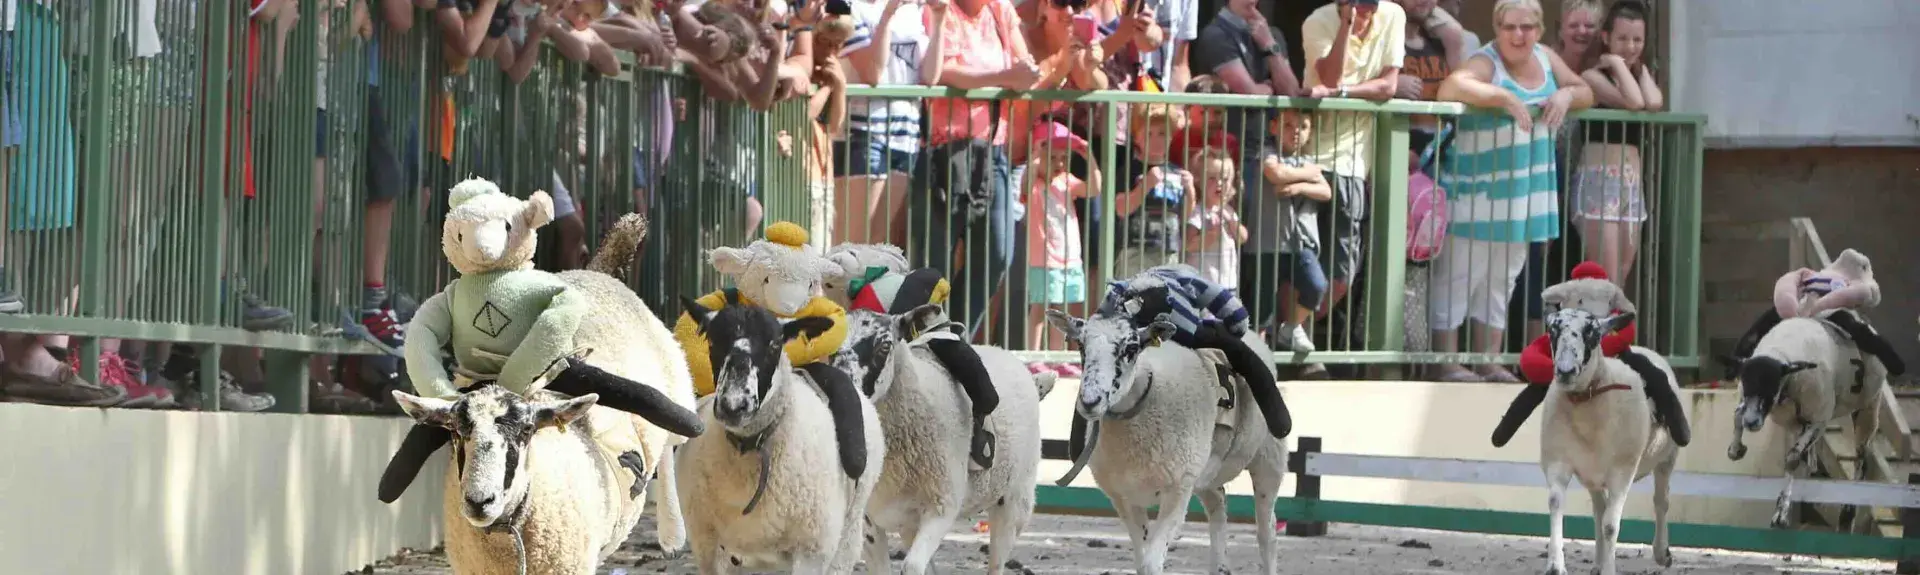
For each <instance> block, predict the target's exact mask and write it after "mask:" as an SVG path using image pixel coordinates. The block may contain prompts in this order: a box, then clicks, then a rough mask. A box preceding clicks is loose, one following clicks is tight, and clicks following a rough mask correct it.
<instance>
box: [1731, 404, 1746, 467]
mask: <svg viewBox="0 0 1920 575" xmlns="http://www.w3.org/2000/svg"><path fill="white" fill-rule="evenodd" d="M1741 403H1743V404H1744V403H1745V402H1744V401H1743V402H1741ZM1746 432H1747V428H1746V426H1743V425H1740V408H1739V407H1735V408H1733V443H1732V444H1731V445H1728V446H1727V459H1730V460H1733V461H1739V460H1740V459H1741V458H1743V457H1746V456H1747V444H1746V443H1743V442H1741V441H1740V436H1741V435H1744V434H1746Z"/></svg>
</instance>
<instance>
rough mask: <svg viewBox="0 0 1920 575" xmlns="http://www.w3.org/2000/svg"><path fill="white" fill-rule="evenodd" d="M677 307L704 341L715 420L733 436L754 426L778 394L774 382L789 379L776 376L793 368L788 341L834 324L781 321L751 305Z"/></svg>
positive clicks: (688, 302) (690, 303)
mask: <svg viewBox="0 0 1920 575" xmlns="http://www.w3.org/2000/svg"><path fill="white" fill-rule="evenodd" d="M680 305H681V306H682V307H685V308H686V311H687V316H688V317H690V318H692V319H693V322H694V325H696V326H698V327H699V330H700V331H699V333H700V335H702V336H705V337H706V338H707V345H708V346H709V347H708V348H707V353H708V356H707V357H710V358H713V365H715V366H716V368H715V369H714V377H713V395H714V401H713V416H714V419H717V420H719V421H720V424H721V425H724V426H726V427H727V428H728V429H729V430H731V431H735V432H740V431H743V429H742V428H744V427H746V426H748V425H750V424H751V423H753V422H754V421H755V419H756V418H755V416H756V415H758V414H759V413H760V407H761V406H763V405H765V404H766V403H767V401H768V399H769V398H771V397H772V396H773V395H774V394H776V393H781V392H782V389H781V386H779V385H777V384H779V383H781V382H784V381H786V379H787V378H783V377H775V376H776V375H778V374H779V373H780V372H782V371H790V370H792V369H793V366H792V364H791V363H788V361H787V354H786V352H785V347H786V343H787V341H789V340H792V339H795V338H798V337H801V336H803V335H804V336H806V337H819V335H820V334H822V333H825V332H826V331H827V330H828V329H831V328H832V327H833V320H832V319H829V318H824V317H803V318H798V319H793V320H788V321H784V322H783V321H781V320H780V318H778V317H776V316H774V315H773V312H771V311H768V310H767V309H765V308H761V307H755V306H744V305H730V306H727V307H724V308H721V309H720V310H719V311H714V310H710V309H707V308H706V307H705V306H702V305H700V303H699V302H696V301H694V300H693V299H692V298H688V297H685V296H682V297H681V298H680Z"/></svg>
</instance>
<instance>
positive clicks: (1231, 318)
mask: <svg viewBox="0 0 1920 575" xmlns="http://www.w3.org/2000/svg"><path fill="white" fill-rule="evenodd" d="M1159 290H1165V296H1164V297H1163V298H1161V299H1163V300H1164V301H1165V303H1166V306H1167V308H1168V309H1167V310H1166V316H1167V321H1171V322H1173V325H1174V327H1175V328H1178V329H1176V330H1175V331H1174V334H1173V341H1174V343H1178V344H1180V345H1184V346H1188V347H1193V346H1194V334H1195V333H1197V332H1198V331H1199V330H1200V326H1201V325H1202V324H1203V323H1205V322H1209V321H1215V322H1220V323H1221V324H1222V325H1224V326H1226V328H1227V331H1229V332H1231V333H1232V334H1233V335H1235V336H1241V335H1245V334H1246V332H1247V327H1248V317H1249V316H1248V314H1247V308H1246V306H1245V305H1243V304H1242V303H1241V302H1240V296H1239V295H1237V294H1236V293H1235V292H1234V290H1233V288H1229V287H1226V286H1223V285H1220V284H1216V283H1213V282H1210V281H1207V280H1206V278H1203V277H1200V272H1199V270H1195V269H1194V268H1192V267H1191V266H1187V265H1185V264H1174V265H1164V266H1157V267H1152V268H1148V269H1147V270H1146V271H1142V272H1140V273H1139V274H1138V275H1135V276H1133V277H1131V278H1127V279H1125V280H1118V281H1113V282H1109V283H1108V284H1107V297H1106V300H1105V301H1103V302H1101V304H1100V313H1102V314H1126V315H1130V316H1132V317H1134V319H1135V321H1134V323H1135V324H1142V325H1144V324H1146V323H1147V322H1146V321H1141V318H1140V315H1141V314H1140V313H1138V312H1140V311H1142V310H1141V309H1137V308H1136V309H1129V308H1128V304H1129V302H1130V301H1139V304H1138V305H1140V306H1141V307H1145V306H1146V305H1151V304H1152V303H1153V302H1150V301H1140V300H1142V296H1150V295H1153V294H1155V293H1156V292H1158V291H1159ZM1201 310H1205V311H1206V314H1207V315H1202V314H1201ZM1155 311H1157V310H1155ZM1157 315H1159V314H1158V313H1152V314H1151V315H1149V316H1148V317H1149V318H1151V317H1153V316H1157Z"/></svg>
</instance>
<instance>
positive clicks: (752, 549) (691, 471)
mask: <svg viewBox="0 0 1920 575" xmlns="http://www.w3.org/2000/svg"><path fill="white" fill-rule="evenodd" d="M681 304H682V305H683V306H684V307H685V308H686V311H687V317H690V318H692V321H693V322H695V325H696V326H697V327H698V329H699V333H700V334H701V335H703V336H705V338H706V340H707V342H708V352H709V354H710V356H709V357H712V358H713V359H714V364H715V365H716V366H717V368H716V370H715V372H716V375H715V377H714V393H713V394H712V395H709V396H707V397H705V398H702V399H701V400H700V404H701V405H700V413H701V418H702V420H704V421H706V422H707V428H708V431H707V433H705V434H702V435H701V436H699V437H695V438H693V439H692V440H689V441H688V442H687V443H686V445H684V446H682V447H681V448H680V452H679V457H680V458H681V461H680V468H679V473H680V481H681V483H683V484H686V485H698V486H700V488H699V489H689V490H686V491H683V492H681V494H680V500H681V505H682V507H683V508H685V509H686V510H687V515H686V518H687V530H688V537H689V539H690V540H691V543H692V546H693V556H694V561H695V562H696V564H697V565H698V567H699V570H700V572H701V573H703V574H713V573H727V572H729V571H730V570H731V569H732V567H735V566H739V567H744V568H746V569H750V570H765V569H781V568H787V569H790V570H791V571H792V572H795V573H850V572H852V569H853V565H854V563H855V562H857V561H858V560H859V556H860V537H861V534H862V531H863V528H864V527H865V522H864V521H863V520H862V517H863V516H864V514H865V511H866V506H867V501H868V499H869V498H870V497H871V496H872V494H873V489H874V484H875V483H876V482H878V480H879V475H880V465H881V462H882V461H883V460H884V458H885V457H886V446H885V440H884V439H883V437H882V436H881V433H880V420H879V416H878V415H877V414H876V413H875V412H874V409H873V403H872V402H870V401H868V400H867V399H866V398H865V397H861V396H859V394H854V395H855V396H856V397H859V409H860V419H861V423H862V426H863V429H864V430H865V437H866V441H867V446H866V455H867V459H866V461H865V465H864V467H863V470H862V471H861V474H860V475H859V476H858V477H857V478H856V479H849V478H848V477H847V476H846V474H845V473H843V472H842V471H841V470H840V469H837V468H835V466H833V465H831V464H830V463H828V464H823V462H832V461H835V460H836V459H837V457H838V456H837V453H838V451H837V446H836V442H835V439H834V423H833V416H832V415H831V414H830V413H829V412H828V410H827V403H826V400H825V398H824V397H823V396H822V394H821V393H820V392H819V391H818V390H817V389H816V388H815V387H814V386H813V385H811V384H809V383H808V380H807V379H805V378H804V377H803V376H802V375H801V373H800V372H797V371H795V369H794V368H793V365H792V363H790V362H789V361H788V360H787V356H786V354H785V353H783V352H782V347H783V346H784V345H785V343H786V342H787V341H790V340H793V339H795V338H798V337H800V336H802V335H806V336H807V337H817V336H818V335H819V334H820V333H821V332H824V331H826V330H827V329H829V328H831V327H832V325H833V322H834V320H833V319H831V318H826V317H802V318H796V319H793V320H790V321H787V322H785V323H784V324H783V323H781V322H780V320H779V319H778V318H777V317H775V316H774V315H773V312H770V311H768V310H766V309H765V308H761V307H758V306H740V305H734V306H727V307H725V308H722V309H720V310H719V311H717V312H715V311H711V310H708V309H706V308H705V307H703V306H701V305H700V304H699V303H697V302H695V301H693V300H691V299H687V298H684V297H683V298H681Z"/></svg>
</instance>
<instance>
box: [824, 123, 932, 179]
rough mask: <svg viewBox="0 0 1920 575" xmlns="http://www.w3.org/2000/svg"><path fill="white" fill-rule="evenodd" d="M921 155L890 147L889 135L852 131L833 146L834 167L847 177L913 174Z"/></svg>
mask: <svg viewBox="0 0 1920 575" xmlns="http://www.w3.org/2000/svg"><path fill="white" fill-rule="evenodd" d="M918 155H919V154H916V153H914V152H909V151H906V150H901V149H899V148H895V147H892V146H889V145H888V143H887V137H886V136H885V135H876V134H874V133H872V132H864V131H860V130H849V131H848V132H847V139H846V141H844V142H834V143H833V165H834V166H837V167H839V168H840V171H841V172H842V173H841V174H840V175H841V176H843V177H852V176H885V175H887V174H888V173H891V172H899V173H902V174H911V173H913V166H914V162H915V161H916V160H918V157H917V156H918Z"/></svg>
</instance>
